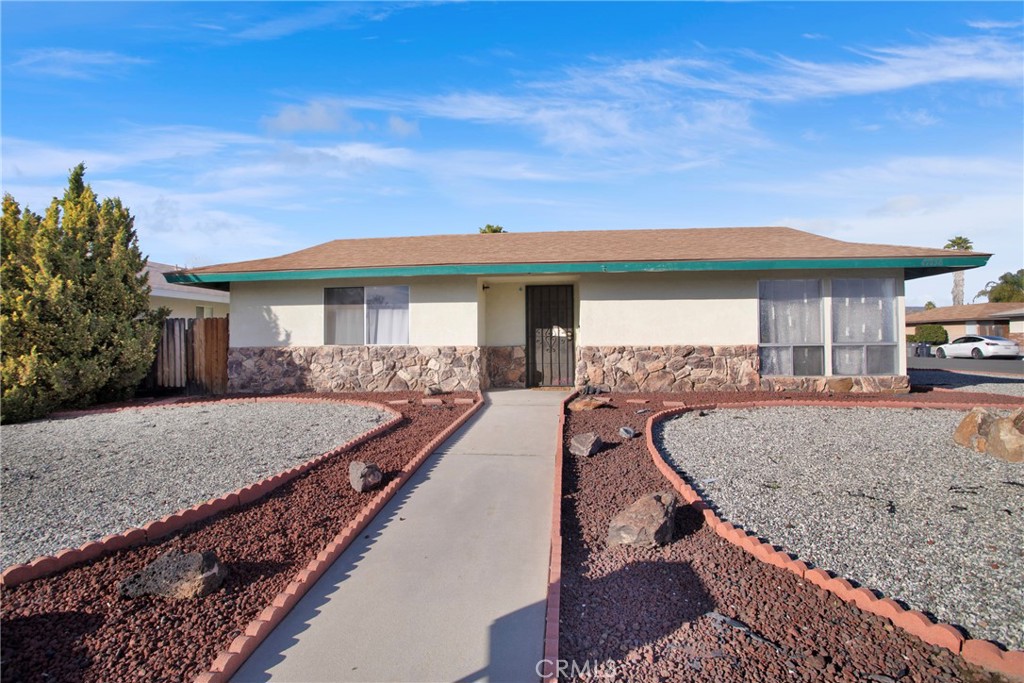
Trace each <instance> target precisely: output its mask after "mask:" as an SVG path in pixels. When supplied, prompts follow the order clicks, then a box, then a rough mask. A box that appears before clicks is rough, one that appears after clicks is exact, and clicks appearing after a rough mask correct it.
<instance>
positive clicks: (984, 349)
mask: <svg viewBox="0 0 1024 683" xmlns="http://www.w3.org/2000/svg"><path fill="white" fill-rule="evenodd" d="M1019 355H1020V346H1019V345H1018V344H1017V342H1015V341H1013V340H1012V339H1007V338H1006V337H990V336H988V335H985V334H970V335H967V336H966V337H958V338H957V339H954V340H953V341H951V342H949V343H948V344H943V345H942V346H937V347H935V356H936V358H968V357H970V358H993V357H996V356H1005V357H1007V358H1016V357H1017V356H1019Z"/></svg>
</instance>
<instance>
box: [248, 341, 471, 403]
mask: <svg viewBox="0 0 1024 683" xmlns="http://www.w3.org/2000/svg"><path fill="white" fill-rule="evenodd" d="M482 365H483V362H482V360H481V354H480V349H479V347H476V346H286V347H240V348H233V349H230V350H229V352H228V391H232V392H243V393H260V394H264V393H268V394H269V393H279V392H290V391H318V392H332V391H405V390H413V391H417V390H422V389H425V388H426V387H440V388H441V389H442V390H443V391H478V390H480V389H482V388H484V387H483V386H481V377H483V376H484V375H483V373H482V372H481V366H482Z"/></svg>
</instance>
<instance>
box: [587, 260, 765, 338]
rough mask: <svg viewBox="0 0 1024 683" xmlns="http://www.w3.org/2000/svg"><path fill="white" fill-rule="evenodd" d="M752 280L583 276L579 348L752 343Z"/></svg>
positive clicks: (676, 275)
mask: <svg viewBox="0 0 1024 683" xmlns="http://www.w3.org/2000/svg"><path fill="white" fill-rule="evenodd" d="M757 279H758V278H757V275H755V274H750V273H635V274H612V275H597V274H593V275H589V274H588V275H584V276H583V277H582V278H581V279H580V283H579V293H578V297H579V301H580V320H579V336H578V338H577V342H578V344H579V345H581V346H621V345H633V346H650V345H664V344H722V345H726V344H757Z"/></svg>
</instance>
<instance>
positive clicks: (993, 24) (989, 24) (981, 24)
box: [967, 19, 1024, 31]
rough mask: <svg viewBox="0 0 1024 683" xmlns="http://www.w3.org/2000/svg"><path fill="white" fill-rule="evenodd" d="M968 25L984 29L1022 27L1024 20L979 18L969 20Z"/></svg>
mask: <svg viewBox="0 0 1024 683" xmlns="http://www.w3.org/2000/svg"><path fill="white" fill-rule="evenodd" d="M967 25H968V26H970V27H971V28H976V29H980V30H982V31H991V30H993V29H1001V28H1020V27H1021V26H1024V21H990V20H983V19H980V20H977V21H968V22H967Z"/></svg>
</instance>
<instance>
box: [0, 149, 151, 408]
mask: <svg viewBox="0 0 1024 683" xmlns="http://www.w3.org/2000/svg"><path fill="white" fill-rule="evenodd" d="M84 174H85V166H84V164H79V165H78V166H77V167H76V168H74V169H73V170H72V171H71V174H70V176H69V177H68V187H67V190H66V191H65V192H64V199H62V200H59V199H56V198H54V200H53V201H52V202H51V203H50V206H49V208H48V210H47V211H46V215H45V216H39V215H37V214H35V213H32V212H31V211H29V210H28V209H25V211H22V210H21V207H20V206H19V205H18V203H17V202H16V201H15V200H14V198H13V197H12V196H11V195H9V194H7V195H4V200H3V221H2V240H0V280H2V281H3V289H2V293H0V335H2V336H3V346H2V347H0V391H2V400H3V402H2V405H0V409H2V412H0V420H2V421H3V422H18V421H22V420H31V419H34V418H37V417H42V416H44V415H46V414H47V413H49V412H52V411H54V410H57V409H61V408H79V407H85V406H88V405H91V404H92V403H95V402H97V401H109V400H118V399H124V398H128V397H130V396H131V395H132V394H133V393H134V390H135V387H136V386H138V384H139V382H140V381H141V380H142V378H143V377H145V375H146V372H147V371H148V369H149V367H150V365H152V363H153V356H154V355H155V353H156V343H157V340H158V339H159V333H160V325H161V324H162V318H163V317H164V314H163V313H162V312H160V313H158V312H154V311H150V310H149V292H150V288H149V282H148V278H147V276H146V275H145V274H140V273H142V269H143V266H144V265H145V264H146V258H145V257H144V256H143V255H142V252H141V251H140V250H139V246H138V239H137V237H136V234H135V229H134V227H133V223H134V219H133V218H132V216H131V214H130V213H129V212H128V209H127V208H125V207H124V206H122V205H121V201H120V200H119V199H104V200H103V201H102V202H100V201H99V200H98V199H97V198H96V195H95V194H93V191H92V188H91V187H89V186H88V185H86V184H85V182H84V180H83V176H84Z"/></svg>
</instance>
